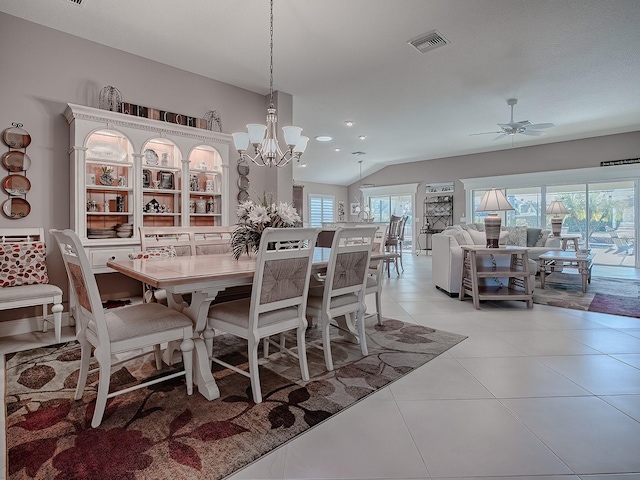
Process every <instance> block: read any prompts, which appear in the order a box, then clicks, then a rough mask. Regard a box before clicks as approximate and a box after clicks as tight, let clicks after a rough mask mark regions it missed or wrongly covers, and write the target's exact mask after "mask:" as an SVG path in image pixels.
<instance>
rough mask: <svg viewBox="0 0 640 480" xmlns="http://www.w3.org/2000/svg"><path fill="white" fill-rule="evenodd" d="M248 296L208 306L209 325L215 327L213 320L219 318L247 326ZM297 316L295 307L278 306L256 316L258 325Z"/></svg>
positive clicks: (249, 301)
mask: <svg viewBox="0 0 640 480" xmlns="http://www.w3.org/2000/svg"><path fill="white" fill-rule="evenodd" d="M250 305H251V299H250V298H242V299H240V300H234V301H232V302H225V303H220V304H218V305H213V306H211V308H209V315H208V317H209V321H210V325H211V326H212V327H213V328H215V321H216V320H221V321H223V322H226V323H231V324H233V325H237V326H239V327H248V326H249V306H250ZM297 316H298V308H297V307H287V308H280V309H278V310H273V311H271V312H264V313H261V314H260V315H259V316H258V327H265V326H267V325H271V324H274V323H278V322H282V321H284V320H291V319H292V318H296V317H297Z"/></svg>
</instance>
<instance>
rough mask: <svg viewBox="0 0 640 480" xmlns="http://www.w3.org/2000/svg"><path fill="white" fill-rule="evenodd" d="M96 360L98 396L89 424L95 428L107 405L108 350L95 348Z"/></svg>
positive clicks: (109, 362)
mask: <svg viewBox="0 0 640 480" xmlns="http://www.w3.org/2000/svg"><path fill="white" fill-rule="evenodd" d="M95 356H96V360H97V361H98V365H99V366H100V373H99V377H98V396H97V398H96V406H95V410H94V411H93V419H92V420H91V426H92V427H93V428H97V427H99V426H100V424H101V423H102V417H103V415H104V409H105V407H106V406H107V395H108V393H109V377H111V356H110V353H109V351H108V350H107V351H105V350H104V349H103V348H96V351H95Z"/></svg>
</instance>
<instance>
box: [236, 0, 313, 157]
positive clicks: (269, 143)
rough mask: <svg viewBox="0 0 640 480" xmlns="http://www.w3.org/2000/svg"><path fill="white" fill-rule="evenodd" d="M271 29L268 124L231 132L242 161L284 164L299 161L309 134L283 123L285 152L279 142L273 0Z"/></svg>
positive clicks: (249, 126)
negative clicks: (249, 151) (250, 147)
mask: <svg viewBox="0 0 640 480" xmlns="http://www.w3.org/2000/svg"><path fill="white" fill-rule="evenodd" d="M270 20H271V29H270V32H269V33H270V37H271V43H270V71H269V75H270V76H269V108H268V109H267V124H266V125H260V124H258V123H250V124H249V125H247V132H238V133H234V134H232V136H233V143H234V144H235V147H236V150H238V153H239V154H240V161H242V160H251V161H252V162H253V163H255V164H256V165H258V166H260V167H272V166H276V167H284V166H285V165H286V164H287V163H289V162H290V161H291V160H292V159H294V158H295V159H296V160H297V161H300V157H301V156H302V154H303V153H304V151H305V149H306V148H307V142H308V141H309V138H308V137H304V136H302V135H301V133H302V128H300V127H294V126H290V127H282V131H283V132H284V141H285V143H286V144H287V150H286V151H285V152H284V153H283V152H282V150H281V149H280V145H279V143H278V135H277V131H276V126H277V124H278V117H277V116H276V109H275V107H274V105H273V0H271V15H270ZM249 142H251V144H252V145H253V148H254V151H255V154H254V155H253V156H251V155H249V154H248V153H246V150H247V148H248V147H249Z"/></svg>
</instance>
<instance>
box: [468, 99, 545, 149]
mask: <svg viewBox="0 0 640 480" xmlns="http://www.w3.org/2000/svg"><path fill="white" fill-rule="evenodd" d="M517 103H518V100H517V99H515V98H510V99H509V100H507V105H509V106H510V107H511V121H510V122H509V123H498V126H499V127H500V128H501V130H499V131H497V132H482V133H471V134H470V135H488V134H490V133H499V134H500V135H498V136H497V137H496V138H494V140H499V139H501V138H502V137H506V136H507V135H511V136H513V135H516V134H517V133H521V134H522V135H530V136H532V137H539V136H540V135H544V132H541V131H539V130H540V129H542V128H551V127H555V125H554V124H553V123H531V122H530V121H529V120H524V121H522V122H514V121H513V106H514V105H516V104H517Z"/></svg>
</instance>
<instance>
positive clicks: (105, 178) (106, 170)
mask: <svg viewBox="0 0 640 480" xmlns="http://www.w3.org/2000/svg"><path fill="white" fill-rule="evenodd" d="M112 173H113V168H111V167H107V166H106V165H103V166H102V173H101V174H100V183H101V184H102V185H113V181H114V180H115V179H114V178H113V175H112Z"/></svg>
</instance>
